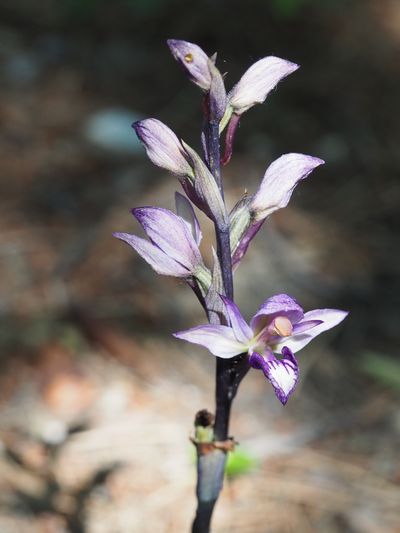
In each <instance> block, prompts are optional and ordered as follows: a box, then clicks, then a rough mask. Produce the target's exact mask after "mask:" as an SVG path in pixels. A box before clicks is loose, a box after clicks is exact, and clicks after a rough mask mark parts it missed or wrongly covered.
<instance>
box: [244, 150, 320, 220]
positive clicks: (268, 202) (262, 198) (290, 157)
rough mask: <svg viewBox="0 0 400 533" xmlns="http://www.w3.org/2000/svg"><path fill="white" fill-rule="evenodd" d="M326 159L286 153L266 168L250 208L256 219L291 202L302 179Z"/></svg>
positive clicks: (263, 217) (262, 218) (264, 216)
mask: <svg viewBox="0 0 400 533" xmlns="http://www.w3.org/2000/svg"><path fill="white" fill-rule="evenodd" d="M323 164H324V161H323V160H322V159H318V158H317V157H311V156H309V155H304V154H285V155H282V156H281V157H279V159H276V161H274V162H273V163H272V164H271V165H270V166H269V167H268V168H267V170H266V172H265V174H264V178H263V180H262V182H261V184H260V187H259V189H258V191H257V192H256V194H255V195H254V197H253V200H252V202H251V204H250V208H251V210H252V211H253V213H254V215H255V218H256V220H264V219H265V218H266V217H267V216H269V215H270V214H271V213H273V212H274V211H276V210H277V209H281V208H282V207H286V206H287V204H288V203H289V200H290V197H291V196H292V192H293V190H294V188H295V187H296V185H297V183H298V182H299V181H300V180H303V179H304V178H306V177H307V176H308V175H309V174H310V173H311V172H312V171H313V170H314V168H316V167H318V166H319V165H323Z"/></svg>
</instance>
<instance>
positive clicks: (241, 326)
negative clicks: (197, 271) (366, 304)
mask: <svg viewBox="0 0 400 533" xmlns="http://www.w3.org/2000/svg"><path fill="white" fill-rule="evenodd" d="M221 298H222V300H223V302H224V304H225V308H226V314H227V316H228V317H229V322H230V324H229V326H222V325H211V324H207V325H204V326H198V327H195V328H192V329H189V330H186V331H180V332H178V333H175V334H174V336H175V337H177V338H178V339H183V340H186V341H189V342H192V343H194V344H199V345H201V346H204V347H205V348H207V349H208V350H209V351H210V352H211V353H212V354H213V355H216V356H217V357H222V358H224V359H230V358H232V357H235V356H237V355H240V354H243V353H247V354H248V357H249V364H250V366H252V367H253V368H257V369H260V370H262V371H263V373H264V375H265V377H266V378H267V379H268V380H269V382H270V383H271V385H272V386H273V388H274V391H275V395H276V396H277V398H278V399H279V401H280V402H281V403H282V404H283V405H284V404H286V402H287V400H288V398H289V396H290V395H291V394H292V392H293V390H294V389H295V387H296V384H297V381H298V377H299V367H298V363H297V360H296V358H295V356H294V354H295V353H296V352H298V351H299V350H301V349H302V348H304V346H306V345H307V344H308V343H309V342H310V341H312V339H314V338H315V337H316V336H317V335H319V334H320V333H322V332H323V331H327V330H329V329H331V328H333V327H334V326H336V325H337V324H339V323H340V322H342V320H344V318H345V317H346V316H347V314H348V313H347V312H346V311H340V310H338V309H314V310H313V311H308V312H307V313H304V312H303V309H302V308H301V307H300V305H299V304H298V303H297V302H296V300H294V299H293V298H291V297H290V296H288V295H287V294H278V295H276V296H272V297H271V298H268V300H266V301H265V302H264V303H263V304H262V306H261V307H260V309H259V310H258V311H257V313H256V314H255V315H254V316H253V318H252V319H251V321H250V324H247V323H246V321H245V320H244V318H243V317H242V315H241V313H240V311H239V309H238V307H237V306H236V304H235V303H234V302H232V301H231V300H229V299H228V298H226V297H225V296H221ZM275 354H279V356H280V357H279V358H278V357H276V355H275Z"/></svg>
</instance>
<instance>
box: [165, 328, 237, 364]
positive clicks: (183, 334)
mask: <svg viewBox="0 0 400 533" xmlns="http://www.w3.org/2000/svg"><path fill="white" fill-rule="evenodd" d="M173 335H174V337H176V338H177V339H182V340H185V341H188V342H191V343H193V344H199V345H200V346H204V347H205V348H207V349H208V350H209V351H210V352H211V353H212V354H213V355H216V356H217V357H222V358H223V359H230V358H232V357H235V356H236V355H239V354H241V353H244V352H246V347H243V344H242V343H240V342H238V341H237V340H236V337H235V334H234V333H233V329H232V328H229V327H228V326H213V325H210V324H207V325H205V326H198V327H195V328H191V329H188V330H186V331H178V332H177V333H174V334H173Z"/></svg>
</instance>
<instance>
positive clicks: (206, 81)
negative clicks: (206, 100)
mask: <svg viewBox="0 0 400 533" xmlns="http://www.w3.org/2000/svg"><path fill="white" fill-rule="evenodd" d="M167 44H168V46H169V49H170V50H171V52H172V55H173V56H174V58H175V59H176V60H177V61H178V63H180V64H181V65H182V66H183V68H184V69H185V70H186V72H187V73H188V74H189V78H190V79H191V80H192V81H193V82H194V83H195V84H196V85H198V86H199V87H200V88H201V89H203V90H204V91H209V90H210V86H211V73H210V69H209V58H208V56H207V54H206V53H205V52H204V51H203V50H202V49H201V48H200V46H197V44H194V43H189V42H188V41H181V40H178V39H168V40H167Z"/></svg>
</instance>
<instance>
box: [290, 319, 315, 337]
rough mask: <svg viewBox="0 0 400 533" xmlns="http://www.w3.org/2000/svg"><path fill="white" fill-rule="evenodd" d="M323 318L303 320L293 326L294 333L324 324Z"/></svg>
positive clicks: (297, 333)
mask: <svg viewBox="0 0 400 533" xmlns="http://www.w3.org/2000/svg"><path fill="white" fill-rule="evenodd" d="M322 322H323V321H322V320H302V321H301V322H298V323H297V324H295V325H294V326H293V332H292V335H299V334H300V333H305V332H306V331H308V330H310V329H312V328H315V326H319V325H320V324H322Z"/></svg>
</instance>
